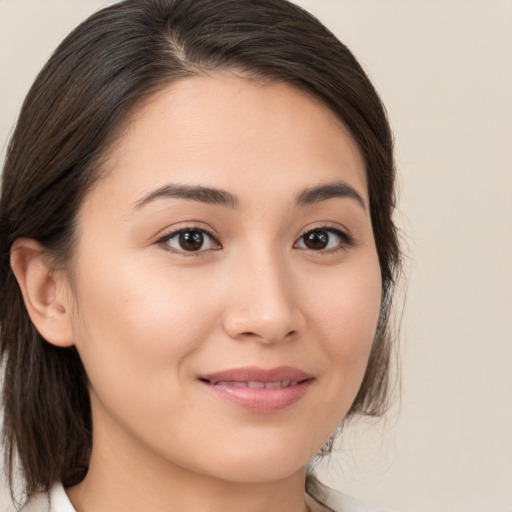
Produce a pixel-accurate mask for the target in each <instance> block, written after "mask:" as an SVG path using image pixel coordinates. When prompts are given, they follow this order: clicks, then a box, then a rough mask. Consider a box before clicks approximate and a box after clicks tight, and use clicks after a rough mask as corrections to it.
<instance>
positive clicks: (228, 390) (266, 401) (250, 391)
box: [201, 379, 313, 413]
mask: <svg viewBox="0 0 512 512" xmlns="http://www.w3.org/2000/svg"><path fill="white" fill-rule="evenodd" d="M312 382H313V379H309V380H305V381H303V382H299V383H298V384H297V385H296V386H289V387H286V388H248V387H247V388H246V387H238V386H219V385H216V384H210V383H209V382H201V383H202V384H203V385H204V386H206V388H207V389H208V390H209V391H211V392H212V393H214V394H215V395H217V396H218V397H220V398H222V399H224V400H226V401H228V402H232V403H234V404H236V405H239V406H241V407H243V408H245V409H248V410H250V411H254V412H259V413H265V412H266V413H271V412H279V411H282V410H284V409H287V408H288V407H290V406H291V405H293V404H294V403H296V402H298V401H299V400H300V399H301V398H302V397H303V396H304V395H305V393H306V391H307V390H308V388H309V386H310V385H311V384H312Z"/></svg>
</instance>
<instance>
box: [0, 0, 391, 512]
mask: <svg viewBox="0 0 512 512" xmlns="http://www.w3.org/2000/svg"><path fill="white" fill-rule="evenodd" d="M393 187H394V168H393V155H392V137H391V133H390V130H389V126H388V123H387V120H386V115H385V111H384V109H383V107H382V105H381V103H380V100H379V98H378V96H377V94H376V92H375V90H374V89H373V87H372V85H371V83H370V82H369V80H368V78H367V77H366V75H365V74H364V72H363V71H362V69H361V68H360V66H359V65H358V63H357V61H356V60H355V59H354V57H353V56H352V55H351V54H350V52H349V51H348V49H347V48H346V47H345V46H344V45H342V44H341V43H340V42H339V41H337V40H336V38H335V37H334V36H333V35H332V34H331V33H330V32H328V31H327V30H326V29H325V28H324V27H323V26H322V25H321V24H320V23H319V22H318V21H317V20H315V19H314V18H313V17H311V16H310V15H309V14H307V13H306V12H304V11H303V10H301V9H300V8H299V7H297V6H295V5H293V4H291V3H288V2H286V1H283V0H247V1H246V0H243V1H241V0H215V1H212V0H176V1H172V0H127V1H125V2H121V3H119V4H116V5H114V6H111V7H109V8H107V9H104V10H103V11H100V12H99V13H97V14H95V15H93V16H92V17H91V18H89V19H88V20H87V21H85V22H84V23H83V24H82V25H80V26H79V27H78V28H77V29H76V30H75V31H74V32H72V33H71V34H70V35H69V36H68V37H67V38H66V39H65V40H64V42H63V43H62V44H61V45H60V47H59V48H58V49H57V51H56V52H55V54H54V55H53V56H52V58H51V59H50V61H49V62H48V63H47V65H46V66H45V68H44V69H43V70H42V72H41V73H40V75H39V76H38V78H37V79H36V82H35V83H34V85H33V87H32V89H31V91H30V92H29V94H28V96H27V98H26V101H25V103H24V106H23V109H22V112H21V114H20V118H19V121H18V125H17V127H16V130H15V132H14V135H13V138H12V141H11V144H10V147H9V151H8V156H7V160H6V164H5V169H4V175H3V186H2V201H1V210H0V216H1V217H0V218H1V230H2V231H1V243H2V247H1V256H2V260H1V283H2V289H3V290H4V292H3V294H2V302H1V308H0V309H1V312H0V314H1V316H0V321H1V327H2V332H1V336H2V345H1V346H2V354H3V358H4V365H5V383H4V408H5V420H4V438H5V441H6V448H7V461H8V467H9V468H10V471H11V473H10V474H11V475H12V471H13V461H14V457H15V455H16V454H17V455H19V460H20V462H21V466H22V470H23V475H24V478H25V482H26V494H27V497H28V503H27V505H26V508H25V510H28V511H35V510H52V511H53V512H69V511H73V510H77V511H85V512H88V511H96V512H101V511H103V510H151V511H160V510H172V511H179V510H187V511H194V510H211V511H216V510H246V511H255V512H256V511H263V510H265V511H268V510H279V511H290V512H291V511H294V512H296V511H306V510H309V511H320V510H343V511H352V510H373V508H369V507H368V508H366V507H365V506H363V505H362V504H358V503H356V502H354V501H353V500H351V499H350V498H348V497H344V496H341V495H338V494H336V493H334V492H333V491H330V490H329V489H327V488H325V487H323V486H322V485H321V484H320V483H319V482H317V481H316V480H315V479H314V478H313V477H311V476H309V477H308V478H307V479H306V467H307V464H308V461H310V460H311V458H312V457H314V456H315V454H317V453H318V452H320V453H325V452H326V451H328V450H329V446H330V441H327V442H326V440H329V439H330V440H332V434H333V432H335V431H336V430H337V428H338V426H339V425H340V423H341V422H342V420H343V421H347V420H348V419H349V418H350V417H352V416H354V415H356V414H369V415H378V414H380V413H382V412H383V410H384V409H385V405H386V398H387V376H388V373H387V372H388V362H389V351H390V343H389V336H388V331H387V321H388V315H389V308H390V300H391V291H392V285H393V281H394V276H395V274H396V271H397V268H398V262H399V250H398V244H397V237H396V231H395V227H394V225H393V222H392V218H391V216H392V212H393V207H394V195H393V194H394V188H393ZM305 491H306V492H305Z"/></svg>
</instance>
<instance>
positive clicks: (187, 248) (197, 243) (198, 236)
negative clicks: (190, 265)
mask: <svg viewBox="0 0 512 512" xmlns="http://www.w3.org/2000/svg"><path fill="white" fill-rule="evenodd" d="M158 243H161V244H165V245H166V246H167V247H169V248H170V249H172V250H173V251H175V252H189V253H193V252H203V251H209V250H216V249H220V244H219V242H218V241H217V240H216V239H215V237H214V236H213V235H212V234H211V233H209V232H208V231H206V230H205V229H202V228H201V229H199V228H183V229H180V230H178V231H173V232H172V233H169V234H167V235H165V236H164V237H162V238H161V239H160V240H158Z"/></svg>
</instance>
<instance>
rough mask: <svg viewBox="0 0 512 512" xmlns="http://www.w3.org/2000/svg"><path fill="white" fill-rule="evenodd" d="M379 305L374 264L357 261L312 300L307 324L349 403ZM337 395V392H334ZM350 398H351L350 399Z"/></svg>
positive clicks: (362, 367)
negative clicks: (312, 328)
mask: <svg viewBox="0 0 512 512" xmlns="http://www.w3.org/2000/svg"><path fill="white" fill-rule="evenodd" d="M380 303H381V277H380V268H379V265H378V261H377V259H376V256H375V258H370V259H369V260H368V261H367V262H365V261H358V262H356V264H354V265H351V268H350V269H347V271H346V272H340V275H339V277H338V278H337V279H332V277H331V279H330V280H326V281H325V282H324V283H323V286H322V288H321V292H319V293H317V294H316V296H313V297H312V300H311V306H310V311H312V312H314V315H315V319H314V320H312V321H311V323H312V324H314V325H316V326H317V327H318V329H319V335H318V339H320V340H323V341H322V343H321V345H322V347H323V349H324V353H325V354H326V355H327V357H328V359H329V370H330V375H331V377H332V379H333V380H335V381H336V382H337V386H338V387H339V386H342V387H343V388H344V390H343V395H346V396H347V397H348V398H350V399H353V398H354V397H355V394H356V393H357V390H358V388H359V385H360V383H361V381H362V378H363V376H364V372H365V370H366V365H367V362H368V357H369V354H370V350H371V346H372V343H373V340H374V337H375V331H376V328H377V323H378V318H379V313H380ZM338 391H340V390H339V389H338ZM352 395H353V396H352Z"/></svg>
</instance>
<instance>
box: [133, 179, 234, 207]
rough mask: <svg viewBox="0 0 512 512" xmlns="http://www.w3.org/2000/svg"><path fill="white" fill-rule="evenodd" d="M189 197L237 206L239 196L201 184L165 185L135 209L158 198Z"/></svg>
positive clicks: (194, 199)
mask: <svg viewBox="0 0 512 512" xmlns="http://www.w3.org/2000/svg"><path fill="white" fill-rule="evenodd" d="M168 198H177V199H189V200H191V201H199V202H201V203H206V204H214V205H221V206H227V207H229V208H236V207H237V205H238V198H237V197H236V196H234V195H233V194H231V193H229V192H226V191H225V190H219V189H217V188H210V187H202V186H199V185H173V184H169V185H164V186H163V187H160V188H158V189H156V190H154V191H153V192H150V193H149V194H148V195H146V196H144V197H143V198H142V199H140V200H139V201H137V202H136V203H135V209H136V210H137V209H139V208H142V207H143V206H145V205H146V204H148V203H150V202H152V201H155V200H156V199H168Z"/></svg>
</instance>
